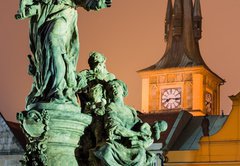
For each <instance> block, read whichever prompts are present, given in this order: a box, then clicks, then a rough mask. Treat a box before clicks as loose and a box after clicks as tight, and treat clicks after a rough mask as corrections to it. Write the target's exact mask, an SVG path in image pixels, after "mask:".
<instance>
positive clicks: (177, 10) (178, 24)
mask: <svg viewBox="0 0 240 166" xmlns="http://www.w3.org/2000/svg"><path fill="white" fill-rule="evenodd" d="M182 25H183V5H182V0H175V3H174V9H173V36H180V35H181V34H182V28H183V27H182Z"/></svg>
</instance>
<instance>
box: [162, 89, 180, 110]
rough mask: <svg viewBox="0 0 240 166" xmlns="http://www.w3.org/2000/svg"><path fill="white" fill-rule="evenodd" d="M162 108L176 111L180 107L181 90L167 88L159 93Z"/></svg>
mask: <svg viewBox="0 0 240 166" xmlns="http://www.w3.org/2000/svg"><path fill="white" fill-rule="evenodd" d="M161 94H162V96H161V97H162V98H161V102H162V108H163V109H177V108H180V105H181V88H169V89H163V90H162V91H161Z"/></svg>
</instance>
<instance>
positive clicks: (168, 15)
mask: <svg viewBox="0 0 240 166" xmlns="http://www.w3.org/2000/svg"><path fill="white" fill-rule="evenodd" d="M172 10H173V9H172V0H168V4H167V11H166V17H165V34H164V39H165V41H167V40H168V33H169V30H170V24H171V19H172V14H173V11H172Z"/></svg>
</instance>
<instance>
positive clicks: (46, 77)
mask: <svg viewBox="0 0 240 166" xmlns="http://www.w3.org/2000/svg"><path fill="white" fill-rule="evenodd" d="M110 6H111V0H21V1H20V5H19V10H18V13H17V15H16V18H17V19H23V18H28V17H31V20H30V48H31V52H32V54H33V56H29V57H30V66H29V69H30V70H29V73H30V74H31V75H32V76H33V77H34V83H33V86H32V90H31V93H30V94H29V96H28V98H27V106H28V105H30V104H33V103H37V102H56V103H66V102H68V103H73V104H76V96H75V95H74V94H75V92H74V90H73V91H72V92H71V93H72V94H69V93H70V91H68V89H69V88H70V89H75V90H76V86H77V84H76V78H75V77H76V75H75V74H73V73H75V71H76V65H77V60H78V55H79V39H78V29H77V10H76V8H77V7H83V8H84V9H86V10H88V11H89V10H100V9H103V8H106V7H110ZM69 96H71V97H69Z"/></svg>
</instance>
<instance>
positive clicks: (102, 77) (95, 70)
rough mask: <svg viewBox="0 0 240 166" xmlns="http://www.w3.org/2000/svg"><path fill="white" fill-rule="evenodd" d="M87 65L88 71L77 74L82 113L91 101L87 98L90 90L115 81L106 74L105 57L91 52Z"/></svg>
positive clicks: (112, 75) (111, 76)
mask: <svg viewBox="0 0 240 166" xmlns="http://www.w3.org/2000/svg"><path fill="white" fill-rule="evenodd" d="M88 64H89V67H90V69H87V70H83V71H81V72H79V73H78V74H77V89H78V96H79V98H80V101H81V108H82V111H83V112H84V113H85V105H86V103H87V102H89V101H92V99H91V97H89V94H90V91H91V90H90V89H91V88H92V87H93V86H95V85H96V84H102V85H103V86H104V85H105V84H106V83H107V82H108V81H110V80H113V79H115V75H114V74H112V73H110V72H108V70H107V68H106V57H105V56H104V55H103V54H101V53H99V52H91V53H90V55H89V58H88Z"/></svg>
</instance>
